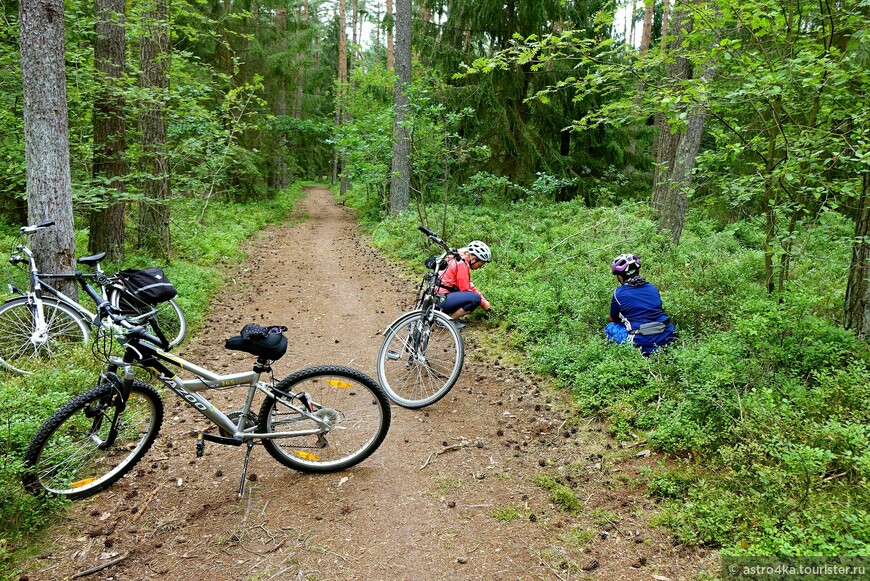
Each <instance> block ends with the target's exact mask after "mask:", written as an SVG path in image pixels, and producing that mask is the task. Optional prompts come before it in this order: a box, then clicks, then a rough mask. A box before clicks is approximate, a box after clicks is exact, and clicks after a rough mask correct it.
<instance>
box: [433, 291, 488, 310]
mask: <svg viewBox="0 0 870 581" xmlns="http://www.w3.org/2000/svg"><path fill="white" fill-rule="evenodd" d="M479 306H480V295H479V294H477V293H475V292H471V291H457V292H455V293H447V297H446V298H445V299H444V300H443V301H442V302H441V304H440V305H438V308H439V309H441V310H442V311H444V312H445V313H447V314H448V315H452V314H453V313H455V312H456V311H458V310H459V309H462V310H463V311H465V312H466V313H470V312H471V311H473V310H474V309H476V308H477V307H479Z"/></svg>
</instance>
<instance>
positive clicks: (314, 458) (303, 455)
mask: <svg viewBox="0 0 870 581" xmlns="http://www.w3.org/2000/svg"><path fill="white" fill-rule="evenodd" d="M294 454H296V455H297V456H299V457H300V458H302V459H303V460H311V461H312V462H320V456H318V455H317V454H312V453H310V452H303V451H301V450H296V451H295V452H294Z"/></svg>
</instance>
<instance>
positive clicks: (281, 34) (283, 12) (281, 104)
mask: <svg viewBox="0 0 870 581" xmlns="http://www.w3.org/2000/svg"><path fill="white" fill-rule="evenodd" d="M275 29H276V34H277V36H278V42H279V43H280V44H283V42H284V38H285V37H286V36H287V9H286V8H278V9H277V10H276V11H275ZM275 83H276V84H277V95H275V101H274V103H273V107H274V112H275V116H276V117H277V118H278V119H282V120H283V118H284V117H286V116H287V81H286V79H285V75H284V72H283V71H281V72H279V73H278V74H277V75H276V79H275ZM282 125H283V124H282ZM286 146H287V139H286V137H285V133H284V132H283V131H281V132H279V133H278V135H277V136H276V139H275V150H274V151H273V152H272V171H271V173H270V175H269V185H270V186H271V187H273V188H275V189H276V190H280V189H283V188H286V187H287V183H288V179H287V162H286V159H285V152H286Z"/></svg>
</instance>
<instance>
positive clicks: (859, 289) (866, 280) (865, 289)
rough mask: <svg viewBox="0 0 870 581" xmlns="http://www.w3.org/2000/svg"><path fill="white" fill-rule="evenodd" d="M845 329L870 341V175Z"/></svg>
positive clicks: (861, 207)
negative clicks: (853, 331)
mask: <svg viewBox="0 0 870 581" xmlns="http://www.w3.org/2000/svg"><path fill="white" fill-rule="evenodd" d="M844 315H845V316H844V317H843V326H844V327H845V328H847V329H854V330H855V335H856V336H857V337H858V338H859V339H862V340H864V341H870V172H865V173H864V175H863V178H862V188H861V197H860V199H859V200H858V208H857V212H856V214H855V239H854V242H852V261H851V264H850V266H849V280H848V282H847V283H846V302H845V313H844Z"/></svg>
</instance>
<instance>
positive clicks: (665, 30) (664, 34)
mask: <svg viewBox="0 0 870 581" xmlns="http://www.w3.org/2000/svg"><path fill="white" fill-rule="evenodd" d="M670 13H671V0H664V6H663V7H662V48H665V46H666V45H667V43H668V15H669V14H670Z"/></svg>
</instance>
